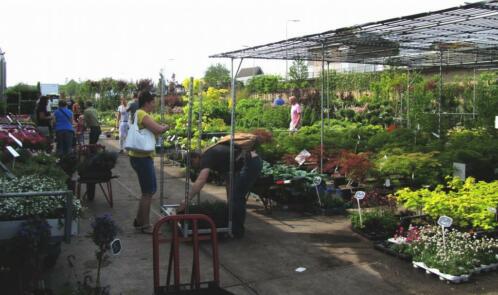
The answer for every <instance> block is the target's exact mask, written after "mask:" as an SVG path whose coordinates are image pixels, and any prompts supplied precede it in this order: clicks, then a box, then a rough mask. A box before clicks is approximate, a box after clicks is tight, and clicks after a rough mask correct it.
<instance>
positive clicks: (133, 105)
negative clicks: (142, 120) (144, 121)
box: [126, 93, 139, 124]
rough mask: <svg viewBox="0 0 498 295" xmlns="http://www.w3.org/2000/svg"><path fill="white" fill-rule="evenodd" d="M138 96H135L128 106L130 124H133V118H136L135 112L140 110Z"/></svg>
mask: <svg viewBox="0 0 498 295" xmlns="http://www.w3.org/2000/svg"><path fill="white" fill-rule="evenodd" d="M138 108H139V106H138V94H136V93H134V94H133V100H132V101H131V102H130V103H129V104H128V106H127V108H126V110H127V111H128V114H129V118H130V120H129V124H131V123H133V118H135V112H136V111H137V110H138Z"/></svg>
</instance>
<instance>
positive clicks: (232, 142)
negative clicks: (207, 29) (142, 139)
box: [0, 1, 498, 294]
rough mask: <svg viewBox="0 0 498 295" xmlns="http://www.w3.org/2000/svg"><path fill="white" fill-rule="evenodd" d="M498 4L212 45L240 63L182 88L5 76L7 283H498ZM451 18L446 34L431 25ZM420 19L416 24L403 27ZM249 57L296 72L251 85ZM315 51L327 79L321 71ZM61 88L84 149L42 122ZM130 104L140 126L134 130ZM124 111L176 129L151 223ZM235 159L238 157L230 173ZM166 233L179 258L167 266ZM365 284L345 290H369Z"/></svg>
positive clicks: (2, 227)
mask: <svg viewBox="0 0 498 295" xmlns="http://www.w3.org/2000/svg"><path fill="white" fill-rule="evenodd" d="M497 10H498V3H497V2H496V1H484V2H478V3H474V4H466V5H464V6H461V7H457V8H451V9H448V10H444V11H438V12H434V13H427V14H423V15H413V16H409V17H405V18H399V19H395V20H394V19H393V20H387V21H384V22H379V23H371V24H367V25H362V26H357V27H352V28H346V29H340V30H334V31H329V32H325V33H321V34H316V35H309V36H304V37H297V38H293V39H288V40H284V41H280V42H276V43H270V44H266V45H262V46H257V47H253V48H244V49H241V50H238V51H231V52H227V53H221V54H217V55H214V56H211V57H213V58H228V59H230V61H231V63H232V70H231V71H230V70H229V69H228V68H226V67H225V66H224V65H223V64H221V63H217V64H214V65H211V66H210V67H209V68H207V70H206V71H205V75H204V77H200V78H195V79H194V78H187V79H185V80H184V81H183V82H177V81H176V80H175V77H174V76H173V77H172V78H171V79H169V80H166V79H165V78H164V76H163V74H162V72H161V74H160V75H159V81H158V82H155V81H154V80H151V79H142V80H139V81H136V82H130V81H123V80H115V79H112V78H106V79H102V80H99V81H90V80H87V81H78V82H77V81H75V80H70V81H69V82H67V83H65V84H61V85H59V86H58V90H57V91H58V92H57V93H50V95H48V94H44V93H42V92H44V91H43V85H40V84H39V85H36V86H31V85H25V84H19V85H16V86H12V87H9V88H7V89H6V91H5V97H6V99H5V100H3V101H1V102H2V112H3V115H2V116H1V117H0V149H1V150H0V158H1V163H0V168H1V169H0V171H1V173H0V286H1V287H0V290H2V291H0V292H1V293H2V294H145V293H147V294H150V293H154V294H184V293H185V294H335V293H334V292H333V291H332V290H331V289H330V286H328V287H323V286H322V287H320V288H319V289H316V288H317V287H318V286H319V284H318V285H317V286H310V285H314V284H315V283H316V282H317V281H327V280H329V278H330V276H334V277H335V275H334V273H333V272H332V273H327V271H329V270H330V269H336V268H337V269H338V268H339V266H340V267H343V268H344V269H341V271H344V272H341V273H340V275H338V277H337V278H336V279H334V280H340V279H341V278H343V277H345V279H344V281H343V282H342V283H339V281H337V284H338V286H340V287H339V288H345V289H347V288H349V286H352V285H355V281H354V279H352V278H351V277H354V276H356V275H358V274H359V275H358V276H359V277H360V278H358V281H359V283H358V286H367V285H368V284H369V282H370V281H372V288H373V289H374V288H377V291H372V292H373V294H386V293H396V294H398V293H399V294H441V293H443V292H444V293H448V292H455V294H470V293H472V294H474V293H483V294H484V293H485V294H496V293H493V292H498V291H497V290H498V284H497V282H498V276H497V273H498V213H497V209H498V71H497V70H496V64H498V53H497V52H498V41H497V39H496V34H498V25H497V24H498V13H497ZM436 23H437V25H438V26H439V27H440V28H441V27H444V28H445V30H437V29H431V28H432V25H436ZM462 27H468V28H473V29H468V30H467V29H465V30H464V29H462ZM408 28H409V29H410V30H414V31H416V32H413V33H410V32H404V33H403V32H401V31H406V30H408ZM429 31H430V33H429ZM448 32H451V34H450V33H448ZM438 34H448V35H449V36H446V35H445V37H444V38H442V37H441V38H438V36H439V35H438ZM493 34H494V36H492V35H493ZM439 37H440V36H439ZM475 40H478V41H475ZM474 41H475V42H474ZM484 43H485V45H483V44H484ZM341 46H342V47H341ZM479 46H481V47H479ZM483 46H484V47H483ZM343 47H344V48H346V47H347V48H346V49H344V48H343ZM372 48H375V50H373V49H372ZM245 59H256V60H257V59H286V60H290V61H291V62H290V67H289V75H288V77H281V76H279V75H265V74H261V75H254V76H252V77H250V78H249V79H248V80H246V81H244V82H242V81H240V80H237V79H236V74H237V73H239V70H240V68H241V64H243V62H244V60H245ZM360 61H361V62H360ZM313 62H315V63H317V64H318V68H319V74H318V75H316V76H314V77H311V75H310V73H309V69H310V68H311V67H312V63H313ZM335 62H349V63H362V64H374V65H377V66H378V65H383V66H381V67H380V68H375V67H374V70H372V71H362V72H355V71H351V72H341V71H336V70H332V69H330V65H331V64H333V63H335ZM143 93H147V94H149V95H150V99H149V100H148V101H147V100H146V98H144V97H145V96H144V94H143ZM47 96H50V100H49V102H48V105H49V108H50V107H52V110H50V111H46V112H47V113H54V115H52V116H54V117H55V121H56V122H57V120H60V118H59V117H60V116H61V115H57V114H56V112H58V111H59V112H60V110H61V109H64V108H65V107H66V105H65V103H66V101H67V103H68V109H69V110H72V113H71V118H70V119H69V122H70V123H71V124H73V125H74V126H73V127H74V133H71V134H74V138H75V141H74V143H73V144H72V146H70V147H69V146H68V148H69V151H68V152H61V151H62V150H60V149H59V147H60V146H62V145H63V144H64V143H63V140H61V139H60V138H61V135H60V134H59V132H56V130H57V128H58V127H57V125H56V126H54V128H55V129H54V130H51V128H50V130H49V131H48V130H45V129H44V128H43V127H45V125H43V124H42V122H43V120H42V119H41V118H40V116H39V113H40V111H39V109H38V108H37V105H39V104H40V101H41V100H43V99H42V98H40V97H47ZM137 97H138V98H137ZM134 98H137V100H136V101H134ZM37 100H38V101H37ZM144 101H145V102H144ZM61 102H62V103H61ZM132 103H135V104H137V109H139V110H145V111H146V112H147V114H148V117H147V118H148V119H147V120H148V122H149V123H146V119H143V118H144V117H141V118H140V116H141V115H140V114H141V113H144V112H143V111H142V112H141V111H139V110H137V109H135V110H134V111H132V110H131V108H130V107H129V106H130V105H131V104H132ZM57 104H58V108H59V110H58V111H56V110H55V109H56V108H57V107H55V106H56V105H57ZM139 104H140V108H138V105H139ZM120 105H121V106H120ZM127 105H128V107H127ZM144 105H145V107H144ZM76 106H78V108H75V107H76ZM47 110H48V109H47ZM116 110H118V111H116ZM123 110H124V111H123ZM43 112H45V110H44V111H43ZM90 113H92V114H93V113H94V114H96V118H95V120H96V121H97V122H98V128H99V131H100V130H101V134H100V136H99V135H97V139H98V142H97V141H95V140H93V141H92V136H94V134H93V132H94V129H93V128H96V127H97V126H96V125H92V123H91V122H93V121H91V120H89V121H87V120H88V116H91V114H90ZM124 113H129V114H127V115H126V116H130V117H129V121H130V122H131V121H132V120H137V121H138V122H139V123H137V124H135V123H136V122H135V123H133V124H131V123H130V125H128V117H125V118H127V119H126V121H123V116H124ZM89 114H90V115H89ZM133 114H135V116H134V117H132V116H133ZM147 114H146V115H145V116H147ZM80 115H81V117H80ZM57 116H59V117H57ZM73 116H74V118H73ZM80 120H83V121H84V122H85V124H83V123H81V121H80ZM141 120H142V121H141ZM152 121H153V122H152ZM88 122H90V123H88ZM123 122H124V123H125V125H126V127H125V128H126V130H127V132H128V137H131V133H132V132H136V133H137V134H140V130H138V124H143V125H141V128H144V129H150V130H159V129H161V128H163V127H164V129H161V130H160V132H159V131H157V132H156V131H154V133H155V135H157V136H156V139H157V141H156V142H154V147H153V149H154V150H153V151H148V152H150V154H147V155H146V157H150V158H151V159H152V160H151V163H152V169H153V171H152V173H153V174H152V175H153V178H154V179H157V185H156V180H154V181H153V182H154V185H155V187H154V189H156V188H157V194H156V196H155V197H154V198H153V199H152V201H151V199H150V197H149V198H148V204H149V205H148V206H149V207H150V206H151V205H150V203H151V202H152V208H151V209H147V210H151V211H152V213H150V214H151V215H153V216H151V220H152V222H151V223H152V226H151V225H148V224H146V223H145V222H142V220H145V217H144V216H145V215H147V216H148V215H149V211H145V212H146V213H143V212H144V211H140V210H144V209H143V207H142V206H145V205H143V204H144V203H143V202H144V197H145V195H146V192H145V191H144V187H146V185H147V184H146V182H147V181H145V180H143V177H142V178H141V177H140V174H147V173H148V172H147V171H145V170H140V172H139V170H137V169H138V168H137V167H138V164H136V163H135V162H134V160H135V158H138V157H137V154H136V153H137V151H136V149H133V148H129V147H130V145H131V143H129V142H130V141H131V140H130V139H129V138H128V139H126V141H125V140H124V139H125V138H124V136H126V135H124V133H123V132H122V130H121V127H120V126H121V124H123ZM142 122H143V123H142ZM150 122H152V123H150ZM56 124H57V123H56ZM80 124H82V126H83V127H81V129H80V126H79V125H80ZM148 124H154V125H148ZM156 125H157V126H156ZM47 126H48V125H47ZM128 126H130V127H129V129H128ZM149 126H154V128H155V129H154V128H152V127H149ZM47 128H48V127H47ZM134 128H135V129H136V131H133V130H134ZM151 128H152V129H151ZM150 132H151V134H152V131H150ZM56 133H57V134H56ZM244 136H246V137H244ZM120 137H121V138H120ZM76 138H81V141H80V140H79V139H78V140H76ZM247 138H250V139H253V140H252V141H251V143H250V148H246V145H248V144H247V142H248V141H245V140H247ZM222 148H224V150H223V151H224V153H226V155H227V156H226V157H225V158H223V159H224V160H223V161H221V162H223V163H214V164H213V163H211V162H213V160H211V159H209V158H208V157H207V156H206V155H208V154H209V153H211V154H213V153H214V152H212V151H218V150H221V149H222ZM125 149H127V150H129V151H130V152H129V153H130V154H129V155H128V154H127V152H126V151H124V150H125ZM246 149H247V151H246ZM141 152H143V151H141ZM220 153H221V152H220ZM195 155H200V156H199V157H200V169H199V165H198V164H197V165H196V159H195ZM128 158H130V159H131V165H130V159H128ZM241 158H244V159H243V161H242V160H240V159H241ZM208 159H209V160H208ZM219 159H220V158H218V161H219ZM253 159H261V163H260V164H261V165H260V166H261V167H260V169H259V170H258V173H255V174H251V176H250V177H248V178H243V177H245V176H247V175H248V174H250V173H251V169H252V168H251V167H252V166H250V164H248V163H253V162H251V161H254V160H253ZM239 160H240V161H239ZM240 162H243V163H244V164H240V165H242V166H243V168H240V167H239V168H237V167H238V165H239V163H240ZM154 164H155V168H154ZM209 165H212V166H209ZM220 165H225V166H226V169H225V170H224V169H217V168H213V167H218V166H220ZM206 168H207V171H209V172H208V173H207V174H206V173H204V172H205V171H206ZM154 169H155V170H154ZM135 171H136V173H135ZM137 174H138V181H139V182H137ZM241 179H243V180H241ZM113 185H114V187H113ZM203 186H204V189H202V194H201V188H202V187H203ZM246 186H247V188H245V187H246ZM199 187H200V188H199ZM241 187H244V189H246V190H244V189H240V188H241ZM140 189H141V190H142V194H143V196H142V197H140V193H139V192H140ZM240 191H243V193H241V192H240ZM154 192H156V190H154V191H153V193H154ZM239 194H242V196H241V199H243V201H242V202H243V207H242V208H243V214H242V215H243V217H242V225H241V226H242V234H240V231H237V229H238V227H237V226H238V225H239V224H240V219H241V213H240V202H241V201H240V200H238V199H237V197H236V196H238V195H239ZM125 196H130V198H127V197H125ZM135 196H138V197H135ZM136 203H139V204H140V205H139V206H140V207H139V212H138V214H137V215H136V216H137V218H136V219H135V220H133V218H134V214H135V212H136V211H134V210H135V209H136V208H135V207H136ZM238 204H239V205H238ZM246 204H247V208H246ZM130 207H133V208H132V209H130ZM182 207H183V208H182ZM130 210H131V211H130ZM246 210H247V221H246V223H245V226H244V218H246V213H245V211H246ZM104 213H105V214H104ZM143 214H145V215H143ZM206 216H207V217H206ZM147 218H148V217H147ZM132 223H133V225H134V227H135V230H138V232H139V233H137V234H135V233H133V232H132V231H130V229H128V224H129V227H130V228H131V224H132ZM163 223H167V224H169V225H170V226H169V227H168V228H167V229H165V228H166V226H164V227H163V228H161V226H162V225H163ZM146 225H147V226H148V227H147V228H146ZM270 228H271V229H270ZM284 228H285V229H284ZM277 229H278V230H277ZM149 230H150V232H149ZM244 230H245V234H244ZM141 233H146V234H145V235H141ZM147 234H151V235H147ZM311 235H314V238H309V236H311ZM318 236H319V238H318ZM151 237H152V238H151ZM182 241H187V243H186V245H185V246H183V245H182V247H186V248H187V250H184V249H183V248H182V250H181V251H180V246H179V244H180V242H182ZM351 241H355V242H354V243H357V244H354V245H352V244H351V245H350V244H348V243H352V242H351ZM272 243H275V244H274V245H273V246H272V245H271V244H272ZM92 244H93V245H92ZM163 244H167V245H168V247H169V246H171V249H166V250H164V251H163V252H164V253H166V252H167V251H168V250H169V261H168V259H167V258H165V257H166V256H165V254H163V257H161V259H160V258H159V257H160V256H159V253H160V249H162V246H160V245H163ZM272 247H274V248H272ZM218 248H219V250H218ZM275 248H278V249H275ZM143 249H147V250H143ZM334 250H336V251H334ZM318 251H321V252H318ZM362 251H363V252H362ZM142 252H144V253H142ZM184 252H188V253H184ZM190 252H192V253H193V258H188V259H185V257H186V256H188V257H190V256H192V255H190ZM241 252H243V253H245V255H244V256H247V257H240V253H241ZM287 252H288V253H287ZM85 253H86V254H85ZM199 253H200V254H199ZM352 253H353V254H352ZM118 254H119V255H120V256H119V255H118ZM187 254H188V255H187ZM140 255H142V256H140ZM199 255H200V256H199ZM306 256H309V257H314V256H317V258H316V259H314V258H313V259H311V258H306ZM82 257H86V258H82ZM199 257H200V258H199ZM272 257H273V258H272ZM331 257H332V258H331ZM358 257H359V258H358ZM139 258H140V259H139ZM180 258H181V260H182V266H181V267H180V265H179V261H180ZM120 259H122V260H123V261H126V262H123V264H119V260H120ZM127 259H128V260H127ZM184 259H185V260H186V261H187V262H185V260H184ZM272 259H274V263H270V262H261V263H262V264H261V266H255V265H257V264H258V263H259V262H257V263H256V261H261V260H268V261H270V260H272ZM341 259H342V260H341ZM82 260H85V262H82ZM199 260H202V263H200V261H199ZM230 260H232V261H233V262H232V261H230ZM227 261H230V262H227ZM294 261H296V265H294ZM237 262H240V263H237ZM185 263H186V264H185ZM230 263H232V264H230ZM265 263H266V264H274V265H275V266H269V265H268V266H265ZM297 263H300V264H297ZM184 264H185V265H187V266H184ZM211 264H212V266H211ZM219 264H220V265H221V267H220V266H219ZM315 264H316V265H315ZM68 265H69V266H68ZM113 265H119V267H118V266H116V268H113ZM165 265H167V267H165ZM250 265H252V266H250ZM276 265H279V267H281V266H285V268H286V269H290V268H292V271H291V272H290V273H289V272H288V270H285V271H284V270H281V269H280V268H277V266H276ZM190 266H192V268H190ZM347 266H351V267H354V269H353V270H348V271H350V273H347V271H346V270H345V268H346V267H347ZM266 267H267V268H268V270H265V268H266ZM272 267H274V268H272ZM133 268H136V269H133ZM160 268H167V272H166V271H164V273H161V274H160V272H159V269H160ZM314 268H315V270H314V271H316V273H311V272H312V271H313V269H314ZM106 269H108V270H109V269H113V272H114V273H113V274H110V271H107V272H106V271H105V270H106ZM317 269H319V270H320V271H321V272H318V270H317ZM367 269H368V270H367ZM239 270H240V271H239ZM201 271H202V272H203V273H204V274H202V275H201ZM322 271H323V272H322ZM142 272H144V273H143V274H142ZM270 272H272V273H274V274H275V277H272V276H271V275H270ZM67 273H75V274H74V275H67ZM138 273H140V274H138ZM166 273H167V276H166V277H165V275H166ZM220 273H221V278H220ZM258 273H259V274H260V275H261V276H258V275H257V274H258ZM308 273H309V274H308ZM393 273H396V276H399V277H395V276H394V275H393ZM399 273H402V274H399ZM180 274H181V277H182V279H181V280H180ZM325 274H326V275H327V276H325ZM307 275H308V276H307ZM66 276H67V277H68V278H69V277H70V278H69V279H68V278H66ZM135 276H136V278H133V277H135ZM172 276H173V279H171V277H172ZM265 276H268V281H265V280H264V279H261V278H260V277H265ZM298 276H302V277H298ZM390 276H392V277H395V278H390ZM201 277H202V280H201ZM213 277H214V280H213ZM270 277H271V280H274V281H275V282H274V284H275V285H273V286H279V287H280V288H281V289H279V290H277V289H276V288H277V287H275V288H273V289H272V287H271V286H272V283H271V282H269V281H271V280H270ZM185 278H186V279H185ZM227 278H230V279H227ZM282 278H285V280H283V281H280V280H281V279H282ZM134 279H135V280H136V281H134ZM204 279H208V281H209V283H208V284H204V282H201V281H203V280H204ZM128 280H129V281H128ZM185 280H187V282H188V283H187V284H180V281H182V283H184V282H185ZM225 280H228V281H230V283H226V281H225ZM307 280H309V281H308V282H309V284H308V285H307V284H305V283H302V282H305V281H307ZM438 281H443V282H445V283H447V284H441V283H440V282H438ZM334 282H335V281H334ZM331 283H333V282H331ZM132 284H133V285H134V287H133V288H136V289H133V288H132V287H130V286H131V285H132ZM141 284H143V285H147V286H146V288H145V289H141V288H142V287H141V286H140V285H141ZM299 284H303V286H301V285H299ZM436 284H437V285H436ZM120 285H121V286H120ZM346 285H347V286H348V287H346ZM286 286H288V288H289V289H285V287H286ZM222 287H223V288H224V289H222ZM300 288H305V289H300ZM352 288H353V289H351V290H350V291H348V292H349V293H348V292H346V291H344V292H338V293H337V294H365V293H367V289H355V288H360V287H352ZM365 288H366V287H365ZM405 288H406V289H405ZM424 288H425V289H424ZM116 290H119V291H118V292H117V291H116ZM127 290H128V291H127ZM130 290H131V291H130ZM133 290H134V291H133ZM203 290H204V291H205V292H206V293H201V291H203ZM304 290H308V291H304ZM4 292H5V293H4ZM196 292H199V293H196ZM293 292H294V293H293ZM460 292H461V293H460Z"/></svg>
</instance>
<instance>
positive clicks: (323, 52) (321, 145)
mask: <svg viewBox="0 0 498 295" xmlns="http://www.w3.org/2000/svg"><path fill="white" fill-rule="evenodd" d="M324 96H325V44H324V43H322V91H321V93H320V119H321V125H320V173H323V129H324V124H323V123H324V122H323V99H324Z"/></svg>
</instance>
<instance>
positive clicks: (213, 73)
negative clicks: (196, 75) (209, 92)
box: [204, 63, 230, 88]
mask: <svg viewBox="0 0 498 295" xmlns="http://www.w3.org/2000/svg"><path fill="white" fill-rule="evenodd" d="M204 82H205V83H206V84H207V86H208V87H215V88H222V87H228V85H230V71H229V70H228V69H227V68H226V67H225V66H224V65H222V64H219V63H218V64H216V65H211V66H209V67H208V68H207V70H206V73H205V74H204Z"/></svg>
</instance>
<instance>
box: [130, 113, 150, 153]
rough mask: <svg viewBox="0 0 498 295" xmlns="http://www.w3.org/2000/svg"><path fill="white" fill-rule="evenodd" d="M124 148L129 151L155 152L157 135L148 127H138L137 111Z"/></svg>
mask: <svg viewBox="0 0 498 295" xmlns="http://www.w3.org/2000/svg"><path fill="white" fill-rule="evenodd" d="M124 148H125V149H126V150H128V151H136V152H153V151H155V149H156V137H155V136H154V133H152V132H151V131H150V130H149V129H147V128H143V129H139V128H138V122H137V113H136V112H135V118H134V119H133V124H131V126H130V129H129V130H128V136H126V140H125V145H124Z"/></svg>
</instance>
